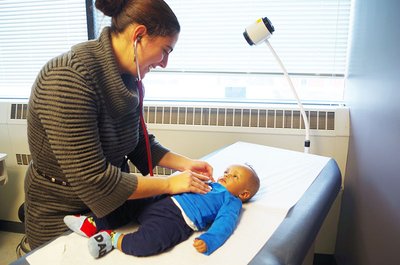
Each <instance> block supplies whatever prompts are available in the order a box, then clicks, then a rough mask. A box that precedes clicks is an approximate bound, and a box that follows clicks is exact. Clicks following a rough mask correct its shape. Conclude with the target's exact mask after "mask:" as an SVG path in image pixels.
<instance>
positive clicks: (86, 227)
mask: <svg viewBox="0 0 400 265" xmlns="http://www.w3.org/2000/svg"><path fill="white" fill-rule="evenodd" d="M81 231H82V232H83V233H85V234H86V235H87V236H88V237H91V236H93V235H94V234H96V233H97V227H96V226H95V225H94V224H93V223H91V222H89V220H88V218H86V219H85V221H83V224H82V226H81Z"/></svg>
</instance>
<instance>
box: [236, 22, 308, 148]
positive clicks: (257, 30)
mask: <svg viewBox="0 0 400 265" xmlns="http://www.w3.org/2000/svg"><path fill="white" fill-rule="evenodd" d="M274 31H275V28H274V26H273V25H272V23H271V21H270V20H269V19H268V18H267V17H264V18H260V19H258V20H257V21H256V22H255V23H253V24H251V25H249V26H248V27H247V28H246V29H245V31H244V32H243V36H244V38H245V39H246V41H247V42H248V43H249V44H250V45H251V46H252V45H258V44H260V43H262V42H265V43H266V44H267V45H268V47H269V48H270V50H271V52H272V54H273V55H274V57H275V59H276V60H277V61H278V63H279V65H280V66H281V68H282V71H283V73H284V74H285V76H286V79H287V80H288V82H289V85H290V88H291V89H292V92H293V94H294V96H295V98H296V100H297V105H298V106H299V108H300V113H301V116H302V117H303V121H304V125H305V127H306V136H305V141H304V152H305V153H308V151H309V148H310V124H309V123H308V118H307V115H306V112H305V111H304V108H303V104H302V103H301V101H300V98H299V96H298V95H297V92H296V90H295V88H294V86H293V83H292V80H291V79H290V77H289V74H288V73H287V71H286V69H285V66H284V65H283V63H282V61H281V60H280V59H279V57H278V55H277V54H276V52H275V50H274V49H273V48H272V46H271V44H270V43H269V41H268V39H269V38H270V37H271V36H272V33H273V32H274Z"/></svg>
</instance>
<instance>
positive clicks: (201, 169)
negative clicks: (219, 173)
mask: <svg viewBox="0 0 400 265" xmlns="http://www.w3.org/2000/svg"><path fill="white" fill-rule="evenodd" d="M186 169H189V170H191V171H193V172H196V173H199V174H202V175H204V176H207V177H208V178H209V180H211V181H213V182H214V178H213V168H212V166H211V165H210V164H208V163H207V162H205V161H201V160H191V161H190V163H188V167H187V168H186Z"/></svg>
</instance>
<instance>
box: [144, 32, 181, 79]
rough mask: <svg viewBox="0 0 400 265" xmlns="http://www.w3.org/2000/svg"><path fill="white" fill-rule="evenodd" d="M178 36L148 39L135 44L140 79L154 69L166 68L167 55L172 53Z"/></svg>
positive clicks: (147, 37)
mask: <svg viewBox="0 0 400 265" xmlns="http://www.w3.org/2000/svg"><path fill="white" fill-rule="evenodd" d="M178 37H179V34H176V35H174V36H167V37H160V36H158V37H149V36H146V37H145V38H143V39H141V40H140V43H139V42H138V44H137V50H138V57H139V69H140V75H141V78H144V76H145V75H146V74H147V73H148V72H150V70H151V69H153V68H156V67H162V68H165V67H167V64H168V57H169V54H170V53H171V52H172V51H173V49H174V47H175V44H176V42H177V41H178Z"/></svg>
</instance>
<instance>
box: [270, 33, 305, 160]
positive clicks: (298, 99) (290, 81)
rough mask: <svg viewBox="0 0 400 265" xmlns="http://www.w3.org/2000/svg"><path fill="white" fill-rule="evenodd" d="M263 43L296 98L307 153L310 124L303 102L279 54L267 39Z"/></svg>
mask: <svg viewBox="0 0 400 265" xmlns="http://www.w3.org/2000/svg"><path fill="white" fill-rule="evenodd" d="M265 43H266V44H267V46H268V47H269V49H270V50H271V52H272V54H273V55H274V57H275V59H276V60H277V61H278V63H279V65H280V67H281V68H282V71H283V73H284V74H285V77H286V79H287V81H288V82H289V85H290V88H291V89H292V92H293V94H294V96H295V98H296V100H297V105H298V106H299V108H300V113H301V116H302V117H303V121H304V125H305V127H306V128H305V129H306V136H305V141H304V152H305V153H308V152H309V148H310V124H309V122H308V118H307V115H306V112H305V110H304V108H303V104H302V103H301V101H300V98H299V96H298V95H297V92H296V89H295V88H294V86H293V83H292V80H291V79H290V77H289V74H288V72H287V71H286V69H285V66H284V65H283V63H282V61H281V60H280V59H279V56H278V55H277V54H276V52H275V50H274V48H272V45H271V43H269V41H268V39H266V40H265Z"/></svg>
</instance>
